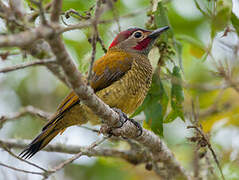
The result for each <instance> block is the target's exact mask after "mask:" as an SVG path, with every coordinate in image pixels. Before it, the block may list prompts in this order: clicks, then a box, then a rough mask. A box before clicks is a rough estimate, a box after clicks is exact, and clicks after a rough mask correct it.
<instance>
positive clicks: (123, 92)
mask: <svg viewBox="0 0 239 180" xmlns="http://www.w3.org/2000/svg"><path fill="white" fill-rule="evenodd" d="M151 81H152V66H151V64H150V62H149V60H148V58H147V57H146V56H144V55H137V56H135V59H134V60H133V64H132V67H131V69H130V70H129V71H128V72H127V73H126V74H125V75H124V76H123V77H122V78H121V79H120V80H118V81H116V82H114V83H113V84H112V85H111V86H109V87H107V88H105V89H104V91H99V92H97V93H96V95H97V96H98V97H99V98H100V99H102V100H103V101H104V102H105V103H106V104H108V105H109V106H110V107H115V108H119V109H121V110H122V111H123V112H124V113H126V114H132V113H133V112H134V111H135V110H136V109H137V107H139V106H140V105H141V104H142V102H143V100H144V98H145V96H146V94H147V92H148V89H149V88H150V85H151Z"/></svg>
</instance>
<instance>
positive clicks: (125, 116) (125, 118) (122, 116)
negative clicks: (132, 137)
mask: <svg viewBox="0 0 239 180" xmlns="http://www.w3.org/2000/svg"><path fill="white" fill-rule="evenodd" d="M113 110H114V111H115V112H116V113H118V114H119V116H120V122H121V124H120V126H117V127H114V128H121V127H122V126H123V125H124V123H125V122H126V121H130V122H131V123H133V124H134V125H135V126H136V128H137V129H138V131H139V133H138V135H137V137H139V136H141V135H142V133H143V129H142V127H141V125H140V124H139V123H138V122H137V121H135V120H134V119H130V118H128V116H127V115H126V114H125V113H124V112H122V111H121V110H120V109H118V108H113ZM110 134H111V135H114V134H113V132H112V131H110Z"/></svg>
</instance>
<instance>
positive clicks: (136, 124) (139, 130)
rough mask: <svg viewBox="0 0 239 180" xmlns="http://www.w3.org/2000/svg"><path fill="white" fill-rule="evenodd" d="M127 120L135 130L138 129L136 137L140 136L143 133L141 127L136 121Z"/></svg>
mask: <svg viewBox="0 0 239 180" xmlns="http://www.w3.org/2000/svg"><path fill="white" fill-rule="evenodd" d="M127 120H128V121H130V122H132V123H133V124H134V125H135V126H136V128H137V129H138V135H137V137H139V136H141V135H142V133H143V128H142V126H141V125H140V124H139V123H138V122H137V121H135V120H134V119H130V118H128V119H127Z"/></svg>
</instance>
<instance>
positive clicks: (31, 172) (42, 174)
mask: <svg viewBox="0 0 239 180" xmlns="http://www.w3.org/2000/svg"><path fill="white" fill-rule="evenodd" d="M0 166H3V167H6V168H9V169H12V170H14V171H19V172H24V173H29V174H36V175H41V176H44V173H41V172H34V171H26V170H23V169H19V168H15V167H12V166H9V165H6V164H3V163H1V162H0Z"/></svg>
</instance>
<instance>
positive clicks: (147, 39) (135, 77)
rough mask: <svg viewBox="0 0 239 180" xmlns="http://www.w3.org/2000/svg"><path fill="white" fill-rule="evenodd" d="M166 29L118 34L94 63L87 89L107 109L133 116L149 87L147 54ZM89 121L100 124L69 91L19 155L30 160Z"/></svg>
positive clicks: (129, 30) (130, 30)
mask: <svg viewBox="0 0 239 180" xmlns="http://www.w3.org/2000/svg"><path fill="white" fill-rule="evenodd" d="M167 29H168V26H166V27H163V28H159V29H157V30H154V31H150V30H144V29H141V28H130V29H127V30H125V31H122V32H120V33H119V34H118V35H117V36H116V38H115V39H114V40H113V42H112V43H111V45H110V46H109V49H108V51H107V53H106V54H105V55H104V56H103V57H101V58H100V59H98V60H97V61H96V62H95V63H94V66H93V73H92V78H91V82H90V85H91V87H92V88H93V89H94V92H95V93H96V95H97V96H98V97H99V98H100V99H102V100H103V101H104V102H105V103H106V104H108V105H109V106H110V107H112V108H117V109H120V110H121V111H122V112H123V113H126V114H132V113H133V112H134V111H135V109H136V108H137V107H138V106H140V105H141V103H142V102H143V100H144V98H145V96H146V93H147V91H148V89H149V87H150V85H151V80H152V67H151V64H150V62H149V59H148V57H147V56H148V53H149V51H150V49H151V48H152V45H153V43H154V42H155V40H156V39H157V38H158V37H159V35H160V34H161V33H162V32H163V31H165V30H167ZM88 121H90V122H91V123H93V124H97V123H100V120H99V118H98V117H97V116H96V115H95V114H94V113H93V112H92V111H91V109H90V108H88V107H87V106H86V105H84V104H82V103H81V102H80V100H79V98H78V96H77V95H76V94H75V93H74V92H73V91H72V92H70V94H69V95H68V96H67V97H66V98H65V99H64V100H63V101H62V103H61V104H60V105H59V107H58V109H57V112H56V113H55V114H54V115H53V117H52V118H51V119H50V120H49V122H48V123H47V124H46V125H45V126H44V127H43V129H42V132H41V133H40V134H39V135H38V136H37V137H36V138H35V139H34V140H33V141H32V142H31V143H30V144H29V145H28V147H27V148H26V149H25V150H24V151H23V152H22V153H21V154H20V155H22V157H26V158H30V157H32V156H33V155H34V154H35V153H37V152H38V151H39V150H41V149H42V148H44V147H45V146H46V145H47V144H48V143H49V142H50V141H51V140H52V139H53V138H54V137H55V136H56V135H57V134H58V133H60V132H63V131H64V130H65V129H66V128H67V127H69V126H72V125H77V124H78V125H81V124H84V123H87V122H88Z"/></svg>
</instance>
